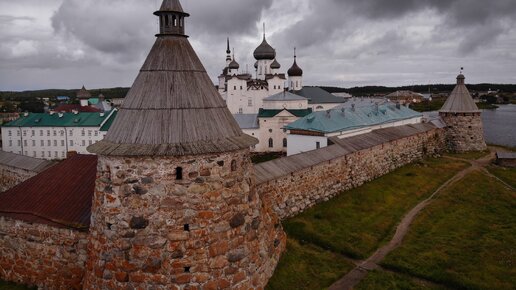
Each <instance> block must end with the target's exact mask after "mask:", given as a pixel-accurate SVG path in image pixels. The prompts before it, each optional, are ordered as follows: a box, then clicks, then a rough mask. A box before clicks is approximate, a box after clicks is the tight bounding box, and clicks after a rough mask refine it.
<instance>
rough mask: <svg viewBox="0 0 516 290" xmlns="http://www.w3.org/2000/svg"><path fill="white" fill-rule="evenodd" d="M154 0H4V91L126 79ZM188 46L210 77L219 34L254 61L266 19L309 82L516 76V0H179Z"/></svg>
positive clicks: (271, 34)
mask: <svg viewBox="0 0 516 290" xmlns="http://www.w3.org/2000/svg"><path fill="white" fill-rule="evenodd" d="M160 4H161V0H15V1H14V0H0V90H27V89H43V88H79V87H80V86H82V85H83V84H84V85H86V87H88V88H102V87H116V86H130V85H131V84H132V82H133V80H134V78H135V77H136V74H137V73H138V70H139V68H140V67H141V65H142V64H143V61H144V59H145V57H146V55H147V53H148V51H149V49H150V48H151V46H152V44H153V42H154V40H155V37H154V34H155V33H156V32H157V29H158V28H157V18H156V17H155V16H154V15H152V13H153V12H154V11H155V10H157V8H158V7H159V5H160ZM182 4H183V7H184V9H185V11H186V12H189V13H190V14H191V17H190V18H188V19H187V22H186V29H187V34H189V35H190V41H191V42H192V44H193V46H194V48H195V49H196V51H197V53H198V55H199V56H200V58H201V59H202V61H203V63H204V65H205V67H206V69H207V70H208V73H209V74H210V76H211V77H212V79H213V80H214V81H215V80H216V77H217V76H218V75H219V74H220V72H221V70H222V68H223V66H224V64H225V46H226V37H228V36H229V37H230V39H231V46H232V47H234V48H235V51H236V58H237V61H238V62H239V63H240V65H241V68H243V69H244V70H245V67H246V64H248V65H249V67H250V68H252V66H253V64H254V59H253V58H252V52H253V50H254V49H255V48H256V47H257V46H258V45H259V44H260V42H261V37H262V36H261V35H262V23H263V22H265V23H266V25H267V29H266V30H267V40H268V42H269V43H270V44H271V45H272V46H273V47H274V48H275V49H276V50H277V54H278V61H279V62H280V64H281V65H282V70H283V71H286V70H287V69H288V68H289V67H290V65H291V64H292V54H293V47H294V46H296V47H297V48H298V63H299V65H300V66H301V67H302V68H303V70H304V77H305V84H307V85H334V86H343V87H352V86H363V85H412V84H426V83H452V82H454V78H455V77H456V75H457V74H458V73H459V70H460V67H461V66H463V67H465V74H466V78H467V79H466V81H467V82H468V83H481V82H493V83H516V25H515V24H516V3H515V1H514V0H493V1H486V0H389V1H386V0H360V1H356V0H259V1H258V0H182Z"/></svg>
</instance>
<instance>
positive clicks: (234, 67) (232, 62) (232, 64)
mask: <svg viewBox="0 0 516 290" xmlns="http://www.w3.org/2000/svg"><path fill="white" fill-rule="evenodd" d="M228 67H229V69H239V68H240V65H239V64H238V62H236V60H235V57H234V56H233V60H232V61H231V63H230V64H229V66H228Z"/></svg>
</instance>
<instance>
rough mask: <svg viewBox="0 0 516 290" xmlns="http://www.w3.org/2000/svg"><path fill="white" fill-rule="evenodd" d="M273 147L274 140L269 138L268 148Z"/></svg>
mask: <svg viewBox="0 0 516 290" xmlns="http://www.w3.org/2000/svg"><path fill="white" fill-rule="evenodd" d="M272 147H274V140H272V138H269V148H272Z"/></svg>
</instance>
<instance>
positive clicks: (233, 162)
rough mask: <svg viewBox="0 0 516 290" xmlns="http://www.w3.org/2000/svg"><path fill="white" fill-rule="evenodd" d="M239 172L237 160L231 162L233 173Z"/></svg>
mask: <svg viewBox="0 0 516 290" xmlns="http://www.w3.org/2000/svg"><path fill="white" fill-rule="evenodd" d="M236 170H237V163H236V160H233V161H231V171H236Z"/></svg>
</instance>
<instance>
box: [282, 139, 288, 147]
mask: <svg viewBox="0 0 516 290" xmlns="http://www.w3.org/2000/svg"><path fill="white" fill-rule="evenodd" d="M287 144H288V141H287V138H283V148H287Z"/></svg>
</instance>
